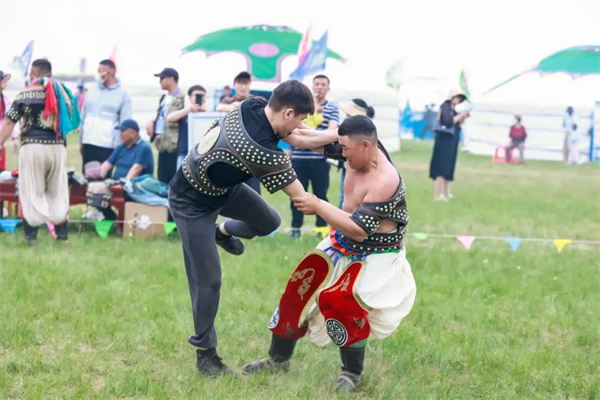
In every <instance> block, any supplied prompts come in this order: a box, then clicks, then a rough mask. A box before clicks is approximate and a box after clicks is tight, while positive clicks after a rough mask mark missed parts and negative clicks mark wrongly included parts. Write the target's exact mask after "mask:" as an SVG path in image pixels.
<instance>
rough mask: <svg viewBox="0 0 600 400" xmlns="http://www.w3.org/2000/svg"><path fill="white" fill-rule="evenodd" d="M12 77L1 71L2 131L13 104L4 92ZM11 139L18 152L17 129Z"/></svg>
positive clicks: (2, 155) (1, 164) (0, 157)
mask: <svg viewBox="0 0 600 400" xmlns="http://www.w3.org/2000/svg"><path fill="white" fill-rule="evenodd" d="M10 77H11V75H10V74H5V73H4V72H2V71H0V130H1V129H2V126H4V117H5V116H6V111H8V109H9V108H10V105H11V104H12V103H11V101H10V99H9V98H8V97H7V96H6V95H5V94H4V91H5V90H6V88H7V86H8V81H9V80H10ZM10 137H11V138H12V142H13V149H14V151H17V150H18V149H19V138H18V134H17V130H16V129H13V131H12V133H11V135H10ZM3 169H6V149H5V148H2V149H1V150H0V171H2V170H3ZM0 217H1V215H0Z"/></svg>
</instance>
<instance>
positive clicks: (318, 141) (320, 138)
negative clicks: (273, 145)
mask: <svg viewBox="0 0 600 400" xmlns="http://www.w3.org/2000/svg"><path fill="white" fill-rule="evenodd" d="M281 140H283V141H284V142H286V143H287V144H289V145H290V146H292V147H296V148H297V149H316V148H319V147H323V146H325V145H327V144H331V143H333V142H337V141H338V134H337V130H331V131H329V130H328V131H315V130H312V129H295V130H294V131H292V133H291V134H289V135H288V136H286V137H285V138H283V139H281Z"/></svg>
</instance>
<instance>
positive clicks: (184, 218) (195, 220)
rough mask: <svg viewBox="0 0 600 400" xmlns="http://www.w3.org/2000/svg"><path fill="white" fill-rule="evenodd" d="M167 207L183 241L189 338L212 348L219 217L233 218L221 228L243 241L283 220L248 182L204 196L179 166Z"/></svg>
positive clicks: (218, 286) (218, 271) (218, 280)
mask: <svg viewBox="0 0 600 400" xmlns="http://www.w3.org/2000/svg"><path fill="white" fill-rule="evenodd" d="M169 205H170V207H171V214H172V215H173V219H174V221H175V224H176V225H177V231H178V232H179V235H180V237H181V243H182V245H183V257H184V261H185V270H186V273H187V277H188V285H189V289H190V295H191V298H192V311H193V315H194V328H195V331H196V332H195V335H193V336H190V337H189V339H188V342H189V343H190V344H192V345H193V346H196V347H199V348H202V349H210V348H214V347H216V346H217V333H216V331H215V326H214V322H215V317H216V315H217V309H218V307H219V296H220V289H221V264H220V261H219V252H218V251H217V243H216V238H215V223H216V221H217V217H218V216H219V215H222V216H224V217H228V218H232V219H231V220H228V221H227V222H225V230H226V231H227V232H228V233H229V234H231V235H234V236H238V237H240V238H244V239H252V238H254V237H256V236H266V235H269V234H270V233H271V232H273V231H275V229H277V228H278V227H279V225H280V223H281V218H280V217H279V214H278V213H277V211H275V209H274V208H273V207H271V206H270V205H269V204H267V202H266V201H265V200H264V199H263V198H262V197H260V195H259V194H257V193H256V192H255V191H254V190H252V189H251V188H250V187H249V186H248V185H246V184H243V183H242V184H239V185H236V186H234V187H233V188H231V189H230V190H229V191H228V192H227V193H226V194H225V195H223V196H219V197H210V196H205V195H203V194H201V193H200V192H198V191H196V190H195V189H194V188H193V187H192V186H191V185H190V184H189V182H188V181H187V180H186V179H185V177H184V175H183V173H182V171H181V169H179V170H178V171H177V173H176V175H175V177H174V178H173V180H172V181H171V184H170V185H169Z"/></svg>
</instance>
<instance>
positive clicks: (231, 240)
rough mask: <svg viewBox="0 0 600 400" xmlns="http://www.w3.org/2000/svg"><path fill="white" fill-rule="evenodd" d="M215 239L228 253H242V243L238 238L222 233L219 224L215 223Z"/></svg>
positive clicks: (236, 254)
mask: <svg viewBox="0 0 600 400" xmlns="http://www.w3.org/2000/svg"><path fill="white" fill-rule="evenodd" d="M215 239H216V240H217V244H218V245H219V246H221V247H222V248H223V250H225V251H226V252H228V253H229V254H233V255H234V256H241V255H242V254H244V243H242V241H241V240H240V238H238V237H237V236H230V235H226V234H224V233H223V232H221V229H220V228H219V224H216V225H215Z"/></svg>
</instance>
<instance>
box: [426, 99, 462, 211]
mask: <svg viewBox="0 0 600 400" xmlns="http://www.w3.org/2000/svg"><path fill="white" fill-rule="evenodd" d="M466 99H467V96H465V94H464V93H463V92H462V91H461V90H457V89H453V90H451V91H450V94H449V95H448V97H447V98H446V101H444V102H443V103H442V105H441V106H440V111H439V113H438V120H439V125H440V128H441V129H437V130H436V129H435V128H434V133H435V143H434V146H433V154H432V156H431V163H430V166H429V177H430V178H431V179H433V180H434V181H435V188H434V190H435V194H434V200H436V201H448V200H449V199H451V198H452V197H453V196H452V190H451V185H452V181H454V169H455V167H456V156H457V155H458V143H459V141H460V140H459V132H460V125H461V124H462V123H463V122H464V120H465V119H467V118H469V117H470V116H471V114H469V113H460V114H459V113H457V112H456V110H455V108H456V106H457V105H459V104H460V103H462V102H463V101H465V100H466Z"/></svg>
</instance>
